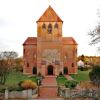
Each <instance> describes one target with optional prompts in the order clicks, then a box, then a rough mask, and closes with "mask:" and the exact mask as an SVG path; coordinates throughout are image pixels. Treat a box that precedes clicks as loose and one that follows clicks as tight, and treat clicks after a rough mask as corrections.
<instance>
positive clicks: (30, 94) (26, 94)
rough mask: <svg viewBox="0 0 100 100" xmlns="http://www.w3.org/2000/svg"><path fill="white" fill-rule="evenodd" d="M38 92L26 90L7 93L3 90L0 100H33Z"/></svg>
mask: <svg viewBox="0 0 100 100" xmlns="http://www.w3.org/2000/svg"><path fill="white" fill-rule="evenodd" d="M37 93H38V90H37V89H34V90H32V89H28V90H23V91H8V90H5V93H0V97H1V99H0V100H2V99H6V100H7V99H27V100H28V99H33V98H36V97H37Z"/></svg>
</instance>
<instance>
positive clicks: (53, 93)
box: [38, 76, 59, 100]
mask: <svg viewBox="0 0 100 100" xmlns="http://www.w3.org/2000/svg"><path fill="white" fill-rule="evenodd" d="M39 95H40V96H39V97H38V98H40V99H41V98H45V99H46V98H57V82H56V77H55V76H46V77H45V79H43V81H42V85H41V86H40V89H39ZM40 99H39V100H40ZM46 100H49V99H46ZM54 100H55V99H54ZM58 100H59V99H58Z"/></svg>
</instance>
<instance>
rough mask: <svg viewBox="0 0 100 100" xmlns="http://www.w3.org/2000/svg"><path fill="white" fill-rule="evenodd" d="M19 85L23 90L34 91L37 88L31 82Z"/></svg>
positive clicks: (27, 81)
mask: <svg viewBox="0 0 100 100" xmlns="http://www.w3.org/2000/svg"><path fill="white" fill-rule="evenodd" d="M20 85H21V87H22V88H24V89H35V88H36V87H37V84H36V83H35V82H33V81H32V80H25V81H23V82H21V83H20Z"/></svg>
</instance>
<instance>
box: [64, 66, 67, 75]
mask: <svg viewBox="0 0 100 100" xmlns="http://www.w3.org/2000/svg"><path fill="white" fill-rule="evenodd" d="M63 73H64V74H65V75H67V74H68V68H67V67H64V69H63Z"/></svg>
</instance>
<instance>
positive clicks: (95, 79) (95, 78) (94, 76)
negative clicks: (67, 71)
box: [89, 65, 100, 86]
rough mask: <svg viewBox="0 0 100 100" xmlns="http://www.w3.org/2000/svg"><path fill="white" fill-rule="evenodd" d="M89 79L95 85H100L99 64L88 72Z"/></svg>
mask: <svg viewBox="0 0 100 100" xmlns="http://www.w3.org/2000/svg"><path fill="white" fill-rule="evenodd" d="M89 77H90V80H91V81H92V83H94V84H95V85H98V86H99V85H100V65H96V66H94V67H93V69H92V71H91V72H90V73H89Z"/></svg>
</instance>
